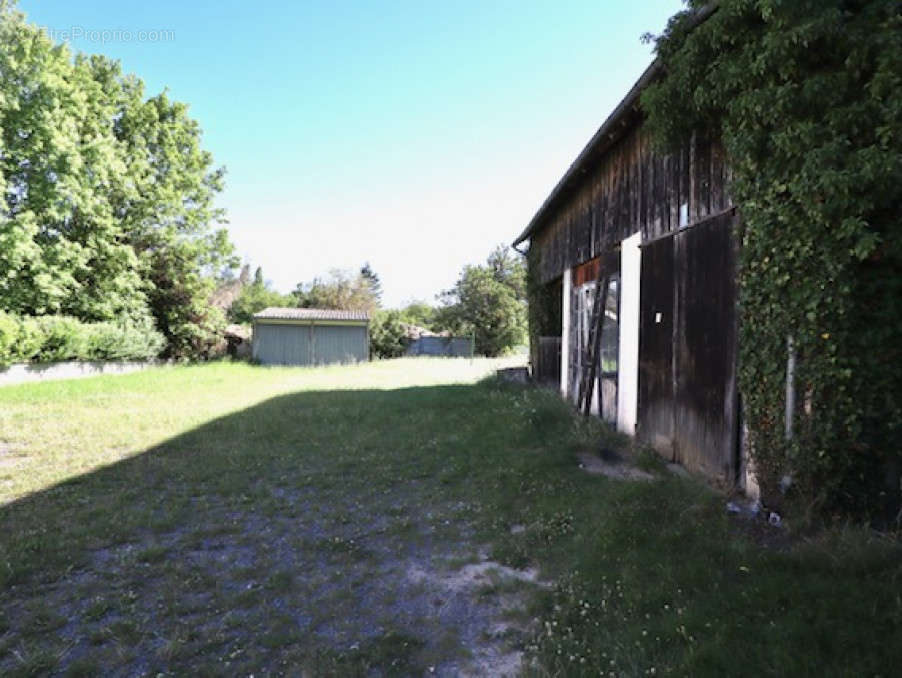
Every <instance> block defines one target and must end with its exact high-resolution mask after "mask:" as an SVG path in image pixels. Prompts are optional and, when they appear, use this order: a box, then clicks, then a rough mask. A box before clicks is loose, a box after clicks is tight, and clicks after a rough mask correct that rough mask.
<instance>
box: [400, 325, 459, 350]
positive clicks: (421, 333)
mask: <svg viewBox="0 0 902 678" xmlns="http://www.w3.org/2000/svg"><path fill="white" fill-rule="evenodd" d="M403 324H404V330H405V332H406V333H407V355H409V356H418V355H425V356H440V357H445V358H472V357H473V338H472V337H455V336H452V335H451V333H450V332H448V331H445V332H433V331H431V330H427V329H426V328H425V327H418V326H417V325H410V324H407V323H403Z"/></svg>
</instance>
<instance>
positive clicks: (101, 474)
mask: <svg viewBox="0 0 902 678" xmlns="http://www.w3.org/2000/svg"><path fill="white" fill-rule="evenodd" d="M527 401H528V397H524V398H520V397H519V396H518V395H517V394H516V393H514V392H512V391H511V390H510V389H505V388H502V387H499V386H498V385H489V384H480V385H476V386H437V387H422V388H409V389H399V390H357V391H354V390H346V391H316V392H298V393H293V394H289V395H284V396H279V397H275V398H272V399H269V400H266V401H264V402H262V403H260V404H257V405H255V406H253V407H251V408H248V409H245V410H242V411H239V412H235V413H232V414H229V415H227V416H224V417H221V418H218V419H215V420H212V421H210V422H208V423H206V424H204V425H203V426H201V427H199V428H197V429H195V430H192V431H190V432H188V433H186V434H183V435H179V436H177V437H174V438H172V439H170V440H168V441H166V442H165V443H163V444H161V445H158V446H156V447H153V448H151V449H148V450H146V451H144V452H143V453H140V454H138V455H135V456H133V457H130V458H128V459H125V460H122V461H120V462H118V463H115V464H112V465H110V466H107V467H104V468H101V469H98V470H96V471H94V472H91V473H87V474H84V475H81V476H78V477H74V478H71V479H69V480H67V481H65V482H62V483H60V484H58V485H55V486H52V487H49V488H46V489H44V490H41V491H39V492H36V493H34V494H31V495H29V496H27V497H24V498H22V499H19V500H17V501H15V502H12V503H10V504H8V505H5V506H3V507H2V508H0V579H2V589H3V591H4V593H3V594H2V595H0V610H2V612H3V615H4V617H3V619H2V620H0V632H2V631H5V632H6V633H5V635H4V636H3V640H0V669H3V671H2V672H4V673H8V672H10V671H12V670H14V669H18V670H21V671H22V672H23V673H30V672H38V673H40V672H41V671H43V670H49V668H48V667H51V666H53V667H56V668H57V669H59V668H60V667H62V668H65V670H67V671H70V672H71V671H73V670H75V672H76V673H78V672H79V671H81V672H82V673H84V674H90V673H92V672H93V671H94V670H96V669H98V668H103V669H109V668H110V667H111V666H117V667H119V670H120V671H121V672H123V673H134V672H141V671H143V670H150V669H151V668H154V669H156V668H160V667H167V666H169V667H171V666H185V665H190V666H192V669H193V670H202V671H204V672H207V671H214V672H215V671H216V670H222V671H224V672H226V673H230V672H232V671H234V670H237V669H238V667H241V670H244V669H245V668H248V669H257V670H264V671H279V670H281V669H280V666H281V667H282V668H284V667H285V666H297V665H303V666H306V667H308V668H309V667H310V666H313V667H314V673H318V672H325V673H329V672H335V671H338V672H341V673H344V672H348V673H351V674H353V673H355V672H357V671H358V670H360V671H363V672H366V671H369V670H371V669H372V668H373V667H374V666H375V667H377V669H378V670H379V671H380V672H386V673H388V674H392V673H399V674H405V673H407V672H410V671H419V670H421V669H422V670H426V669H427V668H428V665H441V663H442V662H443V661H444V662H446V663H447V662H448V661H449V659H450V660H454V661H457V660H458V659H459V657H460V656H464V655H466V654H467V653H466V650H464V649H462V648H460V647H458V646H456V645H455V643H454V642H452V641H451V640H449V639H448V638H443V637H441V634H442V633H443V630H442V629H432V630H431V631H430V630H429V629H427V631H429V632H430V633H431V634H432V637H436V638H438V640H437V641H436V642H435V643H432V645H433V646H435V647H439V648H445V650H443V652H445V653H446V655H447V656H443V655H442V652H438V654H435V652H437V650H436V649H435V647H425V646H424V643H423V642H422V640H420V639H419V638H416V637H414V636H413V635H411V634H410V633H409V630H410V629H411V628H412V629H416V628H417V625H418V623H419V620H418V619H417V618H416V614H418V611H417V610H415V609H412V607H411V604H406V603H405V601H400V602H398V603H394V602H392V601H390V600H386V601H382V600H381V598H380V596H382V597H386V598H387V597H388V595H389V593H390V591H386V590H383V588H380V587H379V586H378V585H377V586H373V585H372V583H371V582H367V581H366V580H367V579H368V578H369V579H372V578H376V579H378V577H379V576H380V573H381V574H385V573H387V572H388V571H389V570H388V569H386V568H387V567H388V566H387V565H385V563H386V562H388V560H391V562H395V561H397V560H398V559H403V558H425V559H426V561H427V562H428V557H429V556H430V554H433V553H436V554H445V553H448V552H449V549H452V550H453V549H455V548H458V547H459V548H460V549H461V550H463V551H466V549H467V548H470V547H472V544H471V543H470V542H471V541H472V539H473V537H474V533H473V531H474V529H476V528H474V526H473V525H474V523H478V522H479V521H480V520H481V519H482V516H480V515H479V510H480V509H479V501H480V499H481V498H482V497H483V496H484V494H485V492H486V491H487V490H488V489H489V488H494V490H495V494H496V495H498V491H500V490H499V488H501V487H502V486H503V485H504V481H503V479H502V476H504V475H505V474H507V473H509V472H511V471H515V470H516V469H517V468H518V467H520V466H521V465H522V464H524V463H527V460H526V458H525V457H524V456H523V453H522V450H523V448H524V445H528V444H529V442H530V441H529V431H528V430H526V431H524V430H523V429H522V428H521V427H520V426H518V425H516V424H515V423H514V421H513V420H511V419H510V416H511V414H512V412H511V406H512V405H513V406H514V409H515V411H514V412H513V415H514V420H517V416H516V415H517V411H516V408H518V407H521V409H522V413H521V414H523V413H525V416H529V414H530V412H534V409H535V408H533V409H530V407H529V406H528V405H526V404H525V403H527ZM558 424H559V425H560V426H563V427H564V428H566V427H567V426H569V421H568V417H567V416H566V413H564V417H563V419H561V421H559V422H558ZM553 428H554V426H553V425H552V429H553ZM561 463H562V464H566V463H567V462H566V461H561ZM510 491H511V492H512V493H516V491H517V490H516V488H512V489H511V490H510ZM502 494H503V492H502ZM473 543H475V542H473ZM455 555H456V554H455ZM389 564H391V563H389ZM380 568H382V569H380ZM390 576H392V577H396V576H397V572H394V571H392V574H391V575H390ZM418 595H419V593H418V592H416V591H415V592H413V593H411V594H410V596H411V600H413V601H414V602H416V599H417V596H418ZM353 598H357V599H361V600H369V601H370V602H372V604H373V607H374V609H373V610H372V611H371V612H372V614H373V618H372V619H359V618H355V615H356V616H358V617H359V615H360V614H361V610H360V609H359V607H355V606H354V605H352V604H351V603H350V602H349V601H350V599H353ZM289 601H292V602H289ZM299 601H300V602H299ZM305 601H306V602H305ZM407 602H408V603H409V601H407ZM433 602H434V601H427V602H426V603H424V604H429V605H431V604H433ZM311 603H312V604H313V605H312V607H313V608H317V607H318V608H319V609H311ZM435 604H436V605H438V604H439V603H438V602H435ZM441 604H446V602H445V601H442V603H441ZM300 608H303V609H300ZM477 613H479V614H481V612H480V611H479V610H476V611H475V612H474V611H473V610H469V611H468V610H461V611H459V612H457V611H454V610H451V611H450V612H448V613H447V614H446V617H447V618H448V619H451V621H452V622H454V621H456V620H457V616H459V617H460V621H461V623H463V622H464V621H465V619H464V617H466V615H467V614H477ZM392 614H397V615H401V617H402V622H401V623H398V624H395V623H393V622H392V621H391V619H390V617H391V615H392ZM405 614H406V615H408V616H409V617H410V618H409V619H403V617H404V615H405ZM380 615H382V616H380ZM448 615H451V616H450V617H448ZM454 615H457V616H454ZM477 616H478V615H477ZM424 617H428V610H427V614H425V615H424ZM423 623H425V619H424V620H423ZM367 627H369V628H367ZM240 629H244V630H243V631H241V630H240ZM405 631H407V632H408V633H407V635H405ZM466 633H468V631H465V632H464V635H466ZM361 637H362V640H361ZM452 646H453V648H454V649H453V651H451V650H449V649H448V648H452ZM136 647H140V648H141V649H139V650H135V649H134V648H136ZM73 648H74V649H73ZM97 648H100V649H97ZM129 648H132V649H129ZM336 648H338V649H336ZM4 651H5V652H6V653H7V659H6V660H5V661H4V660H3V654H4ZM430 652H432V653H433V655H430ZM448 652H450V654H449V655H448V654H447V653H448ZM60 653H63V654H60ZM386 654H388V655H391V656H386ZM92 662H93V663H92ZM280 662H283V664H280ZM430 662H431V664H430ZM73 667H74V669H73ZM217 667H218V669H217ZM316 667H319V668H318V669H317V668H316Z"/></svg>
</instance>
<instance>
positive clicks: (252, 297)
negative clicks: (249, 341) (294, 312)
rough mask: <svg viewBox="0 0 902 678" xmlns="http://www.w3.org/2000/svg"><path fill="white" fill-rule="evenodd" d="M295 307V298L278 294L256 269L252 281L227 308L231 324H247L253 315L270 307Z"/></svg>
mask: <svg viewBox="0 0 902 678" xmlns="http://www.w3.org/2000/svg"><path fill="white" fill-rule="evenodd" d="M294 305H295V297H294V296H292V295H290V294H280V293H279V292H276V291H275V290H273V289H270V287H269V285H267V284H266V282H265V281H264V279H263V269H262V268H261V267H259V266H258V267H257V270H256V272H255V273H254V281H253V282H252V283H250V284H246V285H244V286H243V287H242V288H241V292H240V293H239V295H238V298H237V299H235V301H233V302H232V305H231V306H230V307H229V311H228V318H229V320H230V321H232V322H233V323H241V324H248V323H251V322H253V320H254V314H255V313H259V312H260V311H262V310H263V309H264V308H269V307H270V306H277V307H278V306H286V307H291V306H294Z"/></svg>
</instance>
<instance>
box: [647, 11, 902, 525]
mask: <svg viewBox="0 0 902 678" xmlns="http://www.w3.org/2000/svg"><path fill="white" fill-rule="evenodd" d="M703 4H705V3H702V2H697V1H694V2H690V3H689V7H688V8H687V9H686V10H685V11H683V12H680V13H678V14H677V15H675V16H674V17H672V18H671V20H670V22H669V23H668V25H667V28H666V30H665V31H664V32H663V34H661V35H660V36H657V37H655V38H654V41H655V44H656V52H657V54H658V56H659V58H660V59H661V61H662V62H663V65H664V70H663V76H662V77H661V78H660V79H659V80H658V81H657V82H656V83H655V84H653V85H652V86H650V87H649V88H648V89H647V90H646V92H645V93H644V95H643V99H642V106H643V109H644V111H645V114H646V116H647V125H648V126H649V128H650V129H651V131H652V132H653V135H654V138H655V139H656V140H657V141H658V143H659V144H660V145H661V146H662V147H665V148H671V147H674V146H676V145H678V144H680V143H683V142H684V141H685V139H686V138H687V137H688V136H689V135H691V134H692V132H693V131H695V130H699V129H705V130H708V131H712V130H713V131H714V132H716V133H719V135H720V137H721V138H722V140H723V143H724V147H725V149H726V152H727V156H728V159H729V165H730V168H731V171H732V179H731V183H730V191H731V195H732V197H733V200H734V202H735V204H736V205H737V206H738V207H739V210H740V213H741V215H742V220H743V233H742V256H741V264H740V274H739V275H740V280H739V283H740V301H739V303H740V317H741V335H740V392H741V394H742V398H743V402H744V415H745V421H746V423H747V425H748V428H749V431H750V435H751V444H752V447H751V449H752V454H753V458H754V462H755V465H756V468H757V472H758V476H759V481H760V482H761V484H762V491H763V493H764V496H765V499H767V498H768V497H775V496H777V493H778V484H779V479H780V478H781V477H783V476H784V475H785V474H791V476H792V478H793V485H792V490H791V493H792V494H793V495H794V496H795V498H796V499H797V500H798V501H800V502H803V503H804V505H805V506H806V507H807V508H809V509H815V510H818V511H820V512H827V513H828V514H833V515H836V514H843V515H849V514H856V515H862V514H865V515H869V516H871V517H877V516H883V517H889V518H890V519H893V518H895V516H896V515H897V512H898V509H899V493H900V488H899V477H900V468H902V452H900V450H902V445H900V443H902V435H900V434H902V399H900V393H902V243H900V237H899V236H900V231H902V3H900V2H898V1H894V0H807V1H806V0H789V1H787V0H782V1H781V0H721V1H720V2H718V3H716V4H717V7H716V10H715V11H714V13H713V14H712V15H711V16H710V17H708V18H707V19H706V20H704V21H702V22H699V21H698V13H699V11H701V10H702V9H703V7H702V5H703ZM709 9H710V8H709ZM790 338H791V341H792V345H793V347H794V352H795V355H796V359H797V371H796V375H795V392H796V404H797V407H796V409H795V412H794V415H793V434H792V437H791V438H790V439H787V437H786V435H785V415H784V408H785V388H786V369H787V367H786V366H787V354H788V347H787V342H788V340H789V339H790Z"/></svg>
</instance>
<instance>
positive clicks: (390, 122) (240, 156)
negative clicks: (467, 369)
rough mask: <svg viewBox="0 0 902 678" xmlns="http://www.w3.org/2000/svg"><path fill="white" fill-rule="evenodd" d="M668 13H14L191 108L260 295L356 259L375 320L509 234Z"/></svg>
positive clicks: (465, 8)
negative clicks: (368, 271)
mask: <svg viewBox="0 0 902 678" xmlns="http://www.w3.org/2000/svg"><path fill="white" fill-rule="evenodd" d="M680 7H681V3H680V2H679V0H635V1H634V2H632V3H623V2H611V1H608V0H595V1H590V0H585V1H567V0H561V1H558V2H530V1H529V0H524V1H523V2H506V1H505V2H501V1H493V0H484V1H482V2H467V1H463V2H438V1H430V0H426V1H420V2H287V1H282V0H272V1H270V2H257V3H249V2H246V1H242V2H234V1H232V0H225V1H219V2H215V3H214V2H190V1H185V0H182V1H181V2H171V1H169V0H157V1H156V2H148V3H124V2H122V1H121V0H117V1H115V2H114V1H111V0H110V1H107V0H95V1H93V2H89V1H85V2H72V0H20V8H21V9H22V10H23V11H25V12H26V14H27V15H28V17H29V19H30V20H31V21H32V22H34V23H37V24H39V25H42V26H45V27H48V28H51V29H54V30H56V31H70V32H73V31H72V29H75V31H74V33H78V32H81V33H82V34H84V35H85V36H86V37H82V38H80V39H76V40H71V43H72V46H73V47H74V48H75V49H78V50H80V51H84V52H102V53H104V54H107V55H109V56H111V57H114V58H117V59H120V60H121V61H122V64H123V67H124V69H125V70H126V71H128V72H133V73H136V74H137V75H139V76H140V77H141V78H142V79H143V80H144V81H145V83H146V84H147V87H148V92H149V93H156V92H158V91H160V90H161V89H163V88H164V87H168V88H169V90H170V93H171V96H172V97H174V98H176V99H178V100H181V101H185V102H187V103H189V104H190V106H191V113H192V115H193V116H194V117H195V118H196V119H197V120H198V121H199V122H200V124H201V127H202V128H203V130H204V145H205V146H206V147H207V148H208V149H209V150H210V151H212V153H213V155H214V156H215V158H216V161H217V163H218V164H221V165H225V166H226V168H227V170H228V174H227V186H226V190H225V191H224V193H223V194H222V196H221V198H220V204H221V205H222V206H223V207H225V208H226V209H227V210H228V213H229V221H230V223H229V225H228V228H229V231H230V232H231V235H232V240H233V241H234V242H235V244H236V246H237V248H238V251H239V253H240V254H241V255H242V257H244V258H245V259H246V260H248V261H250V262H251V263H252V264H253V265H255V266H256V265H262V266H263V270H264V273H265V276H266V278H267V279H270V280H271V281H272V283H273V284H274V286H275V287H276V288H277V289H280V290H282V291H289V290H290V289H293V288H294V286H295V284H296V283H298V282H300V281H307V280H310V279H311V278H313V277H314V276H316V275H322V274H325V273H327V272H328V271H329V270H330V269H332V268H341V269H355V268H358V267H359V266H360V265H362V264H363V262H364V261H369V262H370V263H371V265H372V267H373V268H374V270H375V271H376V272H377V273H378V274H379V275H380V277H381V278H382V282H383V288H384V292H385V299H384V301H385V304H386V305H389V306H397V305H400V304H402V303H405V302H406V301H408V300H411V299H425V300H427V301H430V302H431V301H434V297H435V295H436V293H438V292H440V291H441V290H442V289H447V288H448V287H450V286H451V285H452V284H453V283H454V281H455V279H456V277H457V274H458V272H459V271H460V269H461V267H462V266H463V265H464V264H467V263H477V262H479V261H481V260H483V259H484V258H485V257H486V255H487V254H488V252H489V251H490V250H491V248H492V247H493V246H494V245H496V244H498V243H501V242H504V243H509V242H510V241H511V240H513V239H514V237H515V236H516V235H517V234H518V233H519V232H520V231H521V230H522V229H523V227H524V226H525V225H526V223H527V222H528V221H529V219H530V218H531V217H532V215H533V214H534V212H535V211H536V209H537V208H538V206H539V205H540V204H541V202H542V201H543V200H544V198H545V196H546V195H547V194H548V193H549V192H550V191H551V189H552V187H553V186H554V184H555V183H556V182H557V180H558V179H559V178H560V176H561V175H562V174H563V172H564V171H565V170H566V168H567V166H568V165H569V164H570V162H572V160H573V159H574V158H575V157H576V155H577V153H578V152H579V151H580V150H581V148H582V147H583V145H584V144H585V143H586V142H587V141H588V139H589V137H590V136H591V135H592V133H593V132H594V131H595V129H597V127H598V126H599V125H600V124H601V122H602V121H603V120H604V118H605V117H606V116H607V115H608V113H610V111H611V110H612V109H613V108H614V106H615V105H616V104H617V103H618V101H619V100H620V99H621V98H622V97H623V95H624V94H626V92H627V90H628V89H629V87H630V86H631V85H632V83H633V82H634V81H635V79H636V78H637V77H638V76H639V74H640V73H641V72H642V70H643V69H644V68H645V66H647V65H648V63H649V61H650V60H651V55H650V47H649V46H648V45H643V44H641V43H640V40H639V37H640V35H641V34H642V33H643V32H645V31H652V32H657V31H659V30H660V29H661V28H663V26H664V24H665V23H666V21H667V18H668V17H669V16H670V15H671V14H673V13H674V12H676V11H677V10H678V9H680ZM104 30H106V31H122V32H124V31H128V32H130V33H131V34H132V37H131V39H130V40H129V39H123V38H124V37H127V36H125V35H123V34H122V33H120V34H118V35H117V34H115V33H112V34H108V36H107V37H108V39H107V41H106V42H103V41H102V34H100V33H97V34H94V35H89V33H90V32H91V31H97V32H99V31H104ZM153 31H157V32H159V34H158V37H157V39H152V37H153V36H152V35H151V39H145V40H143V41H142V40H141V39H140V38H141V37H144V36H142V35H141V34H142V32H144V33H151V32H153Z"/></svg>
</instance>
